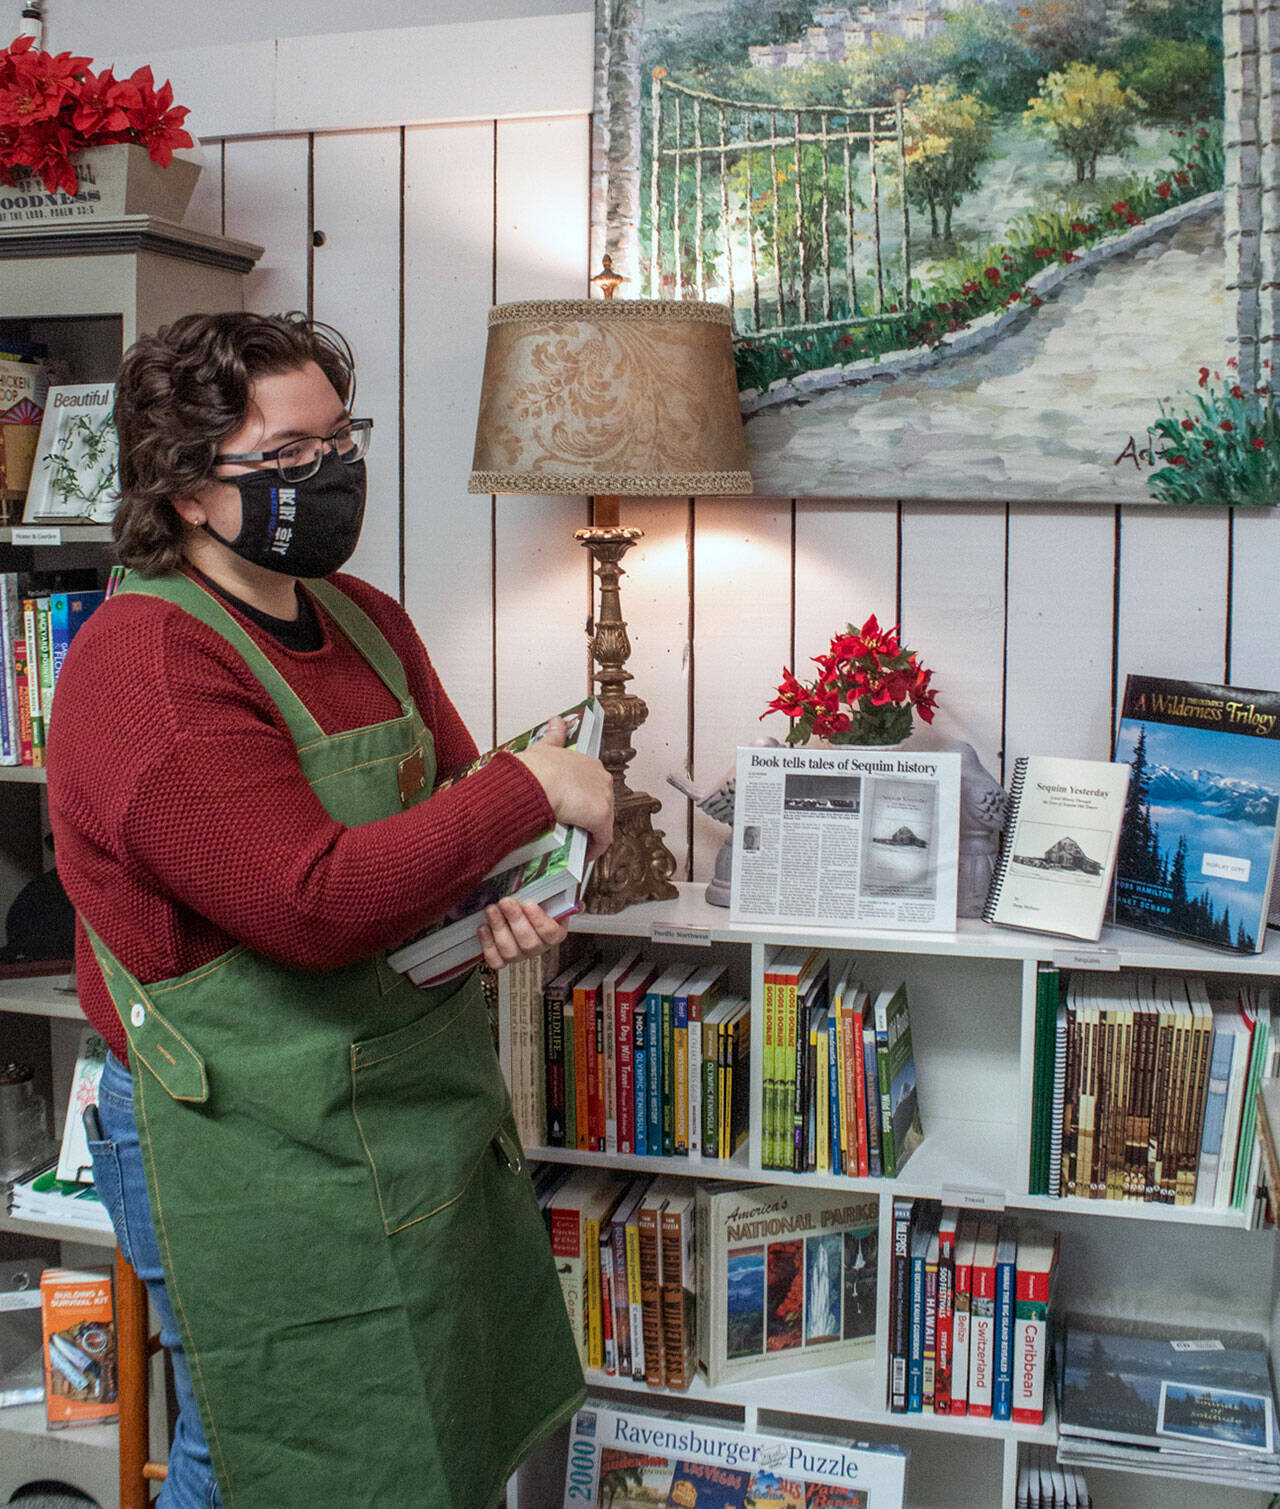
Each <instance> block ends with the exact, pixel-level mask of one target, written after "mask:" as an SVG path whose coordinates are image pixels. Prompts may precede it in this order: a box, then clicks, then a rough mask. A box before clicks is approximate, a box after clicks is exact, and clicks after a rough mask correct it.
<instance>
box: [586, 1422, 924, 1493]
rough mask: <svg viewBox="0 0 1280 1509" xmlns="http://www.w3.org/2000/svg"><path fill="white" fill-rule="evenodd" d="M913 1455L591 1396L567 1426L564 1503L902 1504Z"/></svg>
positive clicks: (822, 1436) (826, 1437)
mask: <svg viewBox="0 0 1280 1509" xmlns="http://www.w3.org/2000/svg"><path fill="white" fill-rule="evenodd" d="M906 1468H907V1454H906V1452H905V1451H904V1450H903V1449H902V1447H900V1446H887V1445H883V1444H879V1445H874V1446H872V1445H868V1444H867V1443H866V1442H863V1441H852V1440H849V1439H847V1438H845V1437H837V1436H828V1435H816V1434H810V1433H808V1432H806V1433H804V1434H799V1433H794V1434H787V1433H784V1432H781V1431H778V1430H776V1429H775V1430H773V1431H771V1432H769V1433H767V1434H766V1433H764V1432H761V1431H748V1430H743V1429H742V1428H741V1426H738V1425H735V1424H732V1423H730V1422H728V1421H723V1420H719V1419H716V1418H715V1417H714V1416H712V1417H708V1416H705V1415H697V1416H695V1417H693V1418H682V1417H681V1416H680V1415H678V1414H674V1413H663V1414H659V1413H657V1412H650V1411H648V1410H640V1409H622V1408H620V1407H618V1406H617V1405H616V1404H612V1403H610V1404H605V1403H599V1402H597V1401H596V1400H594V1399H588V1400H587V1402H586V1404H585V1405H584V1406H583V1407H582V1409H580V1410H579V1411H578V1413H577V1415H575V1416H574V1419H573V1422H572V1424H571V1426H570V1429H569V1454H568V1464H567V1467H566V1471H565V1488H564V1499H563V1504H564V1509H652V1506H655V1505H660V1504H671V1505H676V1506H678V1509H752V1506H756V1509H902V1504H903V1496H904V1492H905V1487H906Z"/></svg>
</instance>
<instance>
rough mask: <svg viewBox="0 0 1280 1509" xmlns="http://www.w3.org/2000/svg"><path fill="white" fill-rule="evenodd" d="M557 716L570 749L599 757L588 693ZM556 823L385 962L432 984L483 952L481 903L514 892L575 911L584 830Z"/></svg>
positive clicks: (484, 760)
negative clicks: (567, 729)
mask: <svg viewBox="0 0 1280 1509" xmlns="http://www.w3.org/2000/svg"><path fill="white" fill-rule="evenodd" d="M562 716H563V717H564V718H565V721H566V722H567V723H569V725H570V735H571V742H570V745H569V747H571V748H574V749H578V750H580V751H581V752H582V753H584V754H589V755H595V754H598V753H599V750H600V735H601V732H602V729H603V724H604V717H603V713H602V710H601V708H600V704H599V703H598V702H597V701H596V700H595V698H589V699H588V700H587V701H586V702H585V703H583V704H579V705H578V707H575V708H570V709H568V710H567V711H566V712H565V713H564V714H562ZM546 727H547V725H546V723H540V724H538V725H536V726H535V727H534V728H533V729H530V730H528V731H527V732H526V733H524V734H521V735H519V736H518V738H516V739H513V740H511V741H510V742H509V743H508V744H504V745H499V746H498V749H493V750H490V751H488V753H487V754H484V755H482V756H481V757H480V758H479V759H478V760H476V761H474V762H473V763H472V764H471V765H470V766H468V767H467V768H466V770H464V771H462V772H461V773H460V774H459V775H458V776H456V777H454V778H453V779H451V780H450V781H447V782H442V783H440V784H439V785H437V787H436V790H437V791H440V790H441V789H443V787H444V786H445V785H450V784H453V781H454V780H464V779H465V778H466V777H467V776H468V775H470V774H474V773H475V771H477V770H479V769H481V768H483V766H485V765H486V764H488V762H489V760H490V759H492V758H493V756H494V755H495V754H496V753H498V750H499V749H509V750H514V749H519V748H527V747H528V745H529V744H531V743H533V742H534V741H535V740H536V739H538V738H541V737H542V735H543V734H544V733H545V732H546ZM521 741H523V742H521ZM557 826H558V827H559V830H560V833H561V835H562V836H561V837H560V841H559V843H557V844H555V846H554V847H550V848H548V847H546V844H545V842H544V843H542V844H541V845H539V841H538V840H535V841H534V843H533V845H532V848H533V851H534V852H532V853H530V852H529V851H530V848H531V846H530V845H528V844H522V845H521V846H520V847H519V848H518V849H515V850H513V851H512V853H510V854H507V855H504V857H503V858H502V859H501V860H500V861H499V863H498V864H496V865H495V866H494V867H493V869H492V870H490V871H489V873H488V874H487V875H486V876H485V877H484V878H483V880H481V882H480V884H479V885H478V886H477V887H476V889H475V890H474V891H472V892H471V893H470V894H469V895H467V896H465V897H464V898H463V899H462V900H461V901H459V902H458V903H457V905H456V906H453V907H451V908H450V910H449V911H448V912H446V913H445V915H444V916H443V917H441V918H440V920H439V921H438V922H436V923H433V924H432V926H431V927H429V928H427V929H426V930H425V931H424V932H422V933H420V934H419V935H418V936H417V937H416V938H412V939H410V940H409V942H407V943H405V944H403V945H402V946H401V947H400V948H398V949H396V950H395V951H394V952H393V953H391V954H389V955H388V956H387V961H388V963H389V964H391V966H392V967H393V968H395V969H398V970H399V971H400V972H401V973H402V974H407V975H408V976H409V978H410V980H412V981H413V983H414V984H415V985H435V984H438V983H440V982H441V981H442V980H446V979H449V978H450V977H451V976H453V975H456V974H460V973H461V972H462V971H463V970H464V969H468V968H470V967H471V965H473V964H476V963H478V962H479V961H480V959H481V958H482V957H483V951H482V949H481V947H480V943H479V940H478V939H477V937H476V929H477V928H478V927H479V926H480V924H481V923H482V922H483V921H484V920H485V919H484V910H485V907H487V906H491V905H492V904H493V903H494V902H496V901H499V900H500V899H501V898H502V897H503V896H519V897H520V899H521V900H522V901H534V902H537V903H538V905H539V906H541V907H542V908H543V910H544V911H546V912H547V913H548V914H549V915H550V916H552V917H557V918H559V917H566V916H568V915H569V913H570V912H575V911H577V909H578V906H579V905H580V900H581V894H582V887H583V885H585V883H586V879H587V874H588V869H589V866H588V864H587V843H588V841H589V838H590V835H589V834H588V833H587V831H586V830H585V829H584V828H573V827H567V826H564V825H563V824H561V825H557ZM555 834H556V829H555V828H553V829H551V830H549V834H548V835H543V836H542V837H543V839H544V840H545V839H547V838H548V837H551V838H554V836H555Z"/></svg>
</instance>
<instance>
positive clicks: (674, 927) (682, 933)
mask: <svg viewBox="0 0 1280 1509" xmlns="http://www.w3.org/2000/svg"><path fill="white" fill-rule="evenodd" d="M649 942H650V943H692V944H693V945H694V947H695V948H710V947H711V929H710V928H709V927H696V926H693V925H692V924H688V925H686V924H683V923H679V922H651V923H650V924H649Z"/></svg>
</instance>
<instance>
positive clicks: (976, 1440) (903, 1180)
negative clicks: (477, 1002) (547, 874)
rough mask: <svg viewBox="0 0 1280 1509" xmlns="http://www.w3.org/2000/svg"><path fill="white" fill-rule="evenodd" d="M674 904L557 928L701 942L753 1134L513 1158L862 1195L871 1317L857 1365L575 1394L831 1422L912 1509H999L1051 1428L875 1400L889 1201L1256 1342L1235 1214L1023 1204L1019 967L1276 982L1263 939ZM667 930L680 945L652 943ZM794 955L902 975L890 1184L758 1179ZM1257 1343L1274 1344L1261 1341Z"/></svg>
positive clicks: (1114, 1491)
mask: <svg viewBox="0 0 1280 1509" xmlns="http://www.w3.org/2000/svg"><path fill="white" fill-rule="evenodd" d="M680 890H681V894H680V898H679V900H677V901H674V902H651V903H647V904H645V905H642V906H636V907H631V908H629V909H628V910H626V911H624V912H622V913H620V914H618V915H617V916H614V917H594V916H581V915H580V916H577V917H575V918H574V919H573V922H572V924H571V926H572V929H573V931H575V932H586V933H590V934H593V935H594V942H595V944H596V946H597V947H599V948H600V949H602V950H603V951H604V952H605V953H606V955H616V954H617V953H619V952H621V951H622V949H624V948H626V947H632V946H635V945H636V944H637V943H638V942H643V943H645V945H646V947H647V949H649V950H650V951H652V953H653V954H654V956H655V957H663V956H668V955H673V954H674V955H678V956H680V957H688V959H689V961H690V964H691V965H692V964H693V963H696V962H697V961H698V959H699V958H700V957H705V953H703V952H701V951H700V948H701V946H702V945H705V946H706V947H709V948H710V949H711V950H712V951H713V952H714V954H715V956H716V957H717V958H724V959H727V960H729V961H730V966H731V970H732V971H733V972H734V973H735V974H736V975H737V977H738V979H739V981H740V982H742V984H743V985H744V986H745V985H748V984H749V987H750V992H751V1000H752V1012H753V1020H752V1043H753V1052H752V1071H751V1133H750V1137H749V1139H748V1142H747V1143H746V1145H745V1147H744V1148H743V1149H741V1150H740V1152H739V1154H738V1156H737V1157H736V1158H735V1159H734V1160H733V1161H732V1163H731V1164H730V1165H729V1166H727V1167H726V1165H725V1164H724V1163H723V1162H720V1161H718V1160H707V1161H703V1160H701V1159H699V1158H696V1157H695V1158H636V1157H609V1156H608V1155H606V1154H601V1153H583V1152H579V1151H577V1150H574V1149H567V1148H529V1149H528V1150H527V1151H528V1152H529V1155H530V1157H531V1158H534V1159H542V1160H548V1161H574V1162H586V1163H605V1164H610V1165H612V1166H618V1167H623V1168H627V1169H634V1170H636V1171H637V1172H653V1173H659V1172H677V1173H682V1174H687V1175H689V1176H690V1177H693V1178H724V1177H730V1178H738V1179H749V1180H759V1181H761V1182H765V1183H783V1182H786V1181H787V1180H788V1179H789V1178H794V1179H795V1180H796V1182H799V1183H806V1184H828V1185H832V1186H837V1185H839V1186H843V1187H854V1188H859V1189H868V1190H871V1191H876V1192H879V1193H880V1194H881V1195H882V1199H881V1210H880V1222H881V1240H880V1265H881V1267H880V1275H879V1280H880V1281H879V1316H878V1324H877V1345H876V1356H875V1360H874V1361H867V1362H865V1363H858V1364H855V1365H853V1366H846V1367H834V1368H824V1369H820V1370H817V1371H814V1372H811V1373H796V1374H789V1375H786V1376H783V1377H774V1378H767V1379H761V1380H758V1381H752V1382H749V1383H738V1384H735V1385H733V1386H731V1387H724V1388H716V1389H712V1388H709V1387H707V1385H706V1384H705V1382H704V1381H703V1380H702V1379H701V1378H699V1379H698V1380H697V1381H696V1382H695V1384H694V1386H693V1387H692V1388H691V1389H690V1390H689V1391H688V1392H686V1393H683V1394H672V1395H664V1394H661V1393H659V1392H658V1391H655V1390H652V1389H647V1388H645V1387H644V1386H643V1385H639V1384H635V1385H633V1384H631V1383H630V1381H629V1380H619V1379H617V1378H610V1377H607V1376H606V1375H604V1374H590V1375H589V1376H588V1383H589V1385H590V1387H591V1388H592V1390H593V1391H600V1392H612V1393H613V1394H615V1395H616V1396H617V1397H619V1398H624V1399H630V1400H631V1402H632V1403H637V1402H639V1401H640V1400H641V1399H647V1400H648V1401H649V1403H650V1404H651V1405H652V1406H653V1407H656V1408H661V1409H679V1408H684V1407H685V1406H686V1405H687V1406H688V1407H690V1408H693V1409H704V1410H705V1409H709V1408H716V1409H719V1410H720V1411H721V1412H722V1413H726V1414H728V1416H729V1417H730V1418H735V1419H738V1420H745V1421H747V1422H748V1423H751V1422H755V1423H757V1424H758V1425H759V1426H760V1427H761V1428H766V1427H769V1426H780V1427H784V1428H803V1427H805V1426H806V1425H807V1426H810V1427H812V1428H815V1429H822V1430H827V1431H830V1430H833V1429H839V1430H843V1431H845V1432H847V1433H848V1434H849V1435H851V1436H854V1437H859V1438H861V1439H865V1440H892V1441H896V1442H899V1443H901V1444H903V1445H905V1446H907V1447H908V1448H909V1449H910V1452H911V1465H910V1468H909V1471H908V1504H909V1505H910V1506H911V1509H926V1506H928V1509H969V1506H972V1509H1014V1502H1015V1489H1016V1481H1017V1463H1018V1448H1019V1445H1020V1444H1022V1443H1030V1442H1045V1443H1048V1442H1052V1441H1054V1440H1055V1439H1056V1424H1055V1423H1054V1421H1053V1420H1052V1419H1050V1420H1048V1421H1047V1422H1046V1424H1045V1425H1044V1426H1042V1427H1038V1428H1027V1427H1021V1426H1016V1425H1011V1424H1009V1423H1006V1422H999V1421H992V1420H986V1419H976V1418H969V1417H963V1416H961V1417H955V1416H933V1415H918V1414H912V1415H905V1416H904V1415H893V1414H890V1413H889V1411H888V1410H887V1408H886V1404H885V1376H886V1336H887V1320H888V1297H889V1273H888V1261H889V1254H890V1251H891V1242H890V1239H889V1218H890V1212H891V1205H892V1201H891V1199H890V1198H889V1197H890V1196H892V1195H894V1194H899V1195H910V1196H913V1197H931V1198H934V1199H938V1198H941V1199H943V1200H949V1201H951V1202H952V1203H958V1204H964V1203H967V1202H976V1201H980V1200H982V1201H991V1202H1002V1203H1003V1204H1004V1205H1006V1206H1007V1207H1008V1208H1009V1209H1011V1210H1015V1211H1020V1212H1021V1211H1026V1212H1029V1213H1030V1212H1034V1213H1035V1215H1036V1217H1037V1218H1038V1219H1040V1220H1042V1221H1043V1222H1045V1223H1046V1224H1048V1225H1050V1226H1052V1227H1054V1228H1056V1229H1058V1230H1060V1231H1061V1233H1062V1262H1061V1270H1060V1282H1061V1293H1062V1300H1063V1303H1064V1304H1065V1306H1066V1307H1067V1308H1074V1309H1082V1310H1083V1309H1094V1310H1099V1311H1103V1312H1106V1311H1114V1312H1115V1313H1117V1314H1132V1315H1138V1316H1150V1317H1163V1316H1168V1315H1171V1314H1177V1315H1180V1316H1185V1317H1186V1318H1187V1319H1188V1320H1189V1321H1190V1320H1192V1319H1194V1318H1198V1317H1203V1318H1204V1319H1205V1320H1209V1321H1215V1320H1216V1321H1224V1320H1230V1321H1232V1322H1233V1323H1235V1324H1237V1325H1238V1326H1240V1327H1242V1328H1245V1329H1251V1330H1257V1331H1261V1332H1262V1333H1263V1334H1264V1335H1267V1336H1268V1337H1273V1335H1274V1331H1273V1318H1274V1313H1273V1312H1274V1310H1275V1304H1276V1296H1277V1293H1278V1292H1280V1284H1278V1275H1277V1243H1276V1236H1275V1232H1274V1231H1273V1230H1263V1231H1249V1230H1246V1229H1245V1226H1246V1219H1245V1217H1244V1215H1243V1214H1241V1213H1239V1212H1214V1211H1206V1210H1197V1209H1184V1208H1180V1207H1169V1206H1155V1205H1143V1204H1132V1203H1122V1202H1108V1201H1100V1200H1080V1199H1069V1200H1058V1199H1050V1198H1046V1197H1043V1196H1032V1195H1028V1194H1027V1193H1026V1190H1027V1183H1028V1149H1029V1138H1030V1117H1031V1092H1032V1063H1033V1046H1034V1027H1035V995H1036V964H1037V961H1039V960H1052V959H1053V958H1054V956H1055V953H1057V952H1059V951H1061V953H1062V954H1063V955H1066V954H1071V955H1074V956H1075V957H1076V959H1077V961H1078V962H1079V963H1081V964H1087V963H1088V962H1090V961H1093V960H1096V963H1097V965H1098V966H1100V967H1106V966H1110V965H1118V966H1119V967H1120V968H1122V969H1144V970H1157V971H1172V972H1179V973H1196V974H1235V975H1247V976H1253V977H1257V978H1259V979H1262V980H1270V979H1272V978H1275V977H1277V976H1280V940H1277V939H1275V938H1273V939H1272V940H1270V941H1269V943H1268V947H1267V949H1266V951H1265V952H1264V953H1262V954H1260V955H1256V956H1250V957H1241V956H1236V955H1225V954H1224V955H1219V954H1217V953H1215V952H1211V951H1209V950H1206V949H1200V948H1193V947H1191V946H1188V945H1182V944H1178V943H1176V942H1172V941H1168V942H1166V941H1164V940H1161V939H1157V938H1154V937H1148V936H1146V935H1144V934H1141V933H1137V932H1133V931H1130V930H1128V929H1119V928H1118V929H1108V930H1106V931H1105V932H1104V934H1103V937H1102V939H1101V942H1100V943H1099V944H1098V945H1097V946H1096V948H1095V947H1094V946H1092V945H1089V946H1085V947H1083V948H1081V947H1080V946H1075V947H1070V946H1069V945H1067V944H1066V943H1065V941H1063V940H1055V939H1053V938H1051V937H1048V936H1047V935H1044V934H1032V933H1024V932H1013V931H1005V930H1002V929H998V928H993V927H989V926H987V925H986V924H984V923H981V922H962V923H961V924H960V926H959V929H958V931H957V932H955V933H954V934H923V933H882V934H864V933H861V932H843V933H842V932H839V931H837V930H835V929H831V928H808V927H788V928H780V929H775V930H768V929H764V928H759V927H734V926H732V925H731V924H730V921H729V915H728V912H727V911H725V910H723V909H720V908H715V907H710V906H708V905H707V904H706V903H705V901H704V900H703V896H702V890H703V888H702V887H701V886H700V885H684V886H682V887H681V888H680ZM682 934H685V935H687V936H688V937H690V938H693V939H697V940H698V943H697V944H690V943H672V942H664V941H662V940H663V939H669V938H671V937H673V936H675V937H679V936H681V935H682ZM781 943H788V944H803V945H807V946H809V947H823V948H827V949H832V950H840V951H843V952H846V953H848V954H849V955H851V956H852V957H853V958H854V959H856V960H857V964H858V972H859V975H860V977H861V978H862V979H863V981H864V982H865V983H866V984H867V985H868V986H870V987H879V986H887V985H896V984H897V983H898V982H899V981H902V980H905V981H906V982H907V989H908V997H909V1000H910V1005H911V1031H912V1041H913V1045H914V1051H915V1059H916V1068H917V1078H918V1085H919V1097H920V1107H921V1114H922V1117H923V1121H924V1128H925V1140H924V1142H923V1144H922V1145H921V1146H920V1147H919V1148H918V1149H917V1150H916V1152H915V1153H914V1154H913V1155H912V1157H911V1159H910V1160H909V1162H908V1163H907V1166H906V1168H905V1170H904V1171H903V1174H902V1176H901V1177H900V1178H899V1179H897V1180H883V1179H845V1178H839V1177H832V1176H827V1175H816V1174H805V1175H786V1174H779V1173H777V1172H776V1171H773V1170H766V1169H764V1168H762V1166H761V1162H760V1146H759V1126H760V1104H761V1071H760V1063H761V1059H760V1054H759V1052H758V1045H759V1044H760V1042H761V1040H762V1036H763V1032H762V1026H763V1024H762V1020H761V1002H762V999H763V973H764V961H765V956H766V951H767V949H768V947H769V946H770V945H773V944H781ZM500 1022H501V1044H500V1046H501V1050H502V1053H503V1055H504V1060H506V1059H508V1058H509V1054H510V1025H509V1019H508V1017H507V1014H506V1013H505V1012H503V1013H502V1014H501V1016H500ZM1273 1346H1274V1340H1273ZM545 1469H546V1464H545V1462H544V1463H542V1464H535V1465H534V1466H533V1467H532V1468H530V1469H529V1471H528V1473H525V1474H522V1475H521V1479H520V1482H519V1485H518V1487H519V1509H531V1506H536V1509H544V1505H545V1504H546V1503H549V1502H557V1503H558V1500H549V1499H547V1498H546V1496H545V1495H546V1493H547V1491H548V1490H547V1487H546V1483H545V1482H544V1481H542V1480H539V1481H538V1482H537V1487H536V1494H537V1496H532V1493H531V1492H530V1490H529V1485H530V1484H531V1483H533V1481H534V1474H535V1473H537V1472H538V1471H540V1470H545ZM1088 1478H1089V1484H1090V1488H1091V1489H1092V1491H1093V1498H1094V1504H1095V1505H1096V1506H1098V1509H1121V1506H1123V1509H1147V1506H1153V1509H1154V1506H1157V1505H1158V1506H1160V1509H1177V1506H1181V1505H1186V1506H1193V1505H1194V1506H1196V1509H1217V1506H1219V1505H1247V1506H1251V1509H1254V1506H1256V1509H1262V1506H1264V1505H1265V1504H1266V1503H1267V1499H1268V1496H1267V1495H1265V1494H1259V1493H1253V1492H1250V1491H1246V1490H1241V1489H1228V1488H1214V1487H1205V1486H1203V1485H1200V1484H1195V1485H1192V1484H1188V1483H1180V1482H1176V1481H1173V1480H1170V1479H1166V1478H1147V1477H1138V1476H1136V1475H1132V1474H1124V1473H1117V1472H1102V1471H1100V1470H1098V1469H1090V1470H1089V1472H1088Z"/></svg>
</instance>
